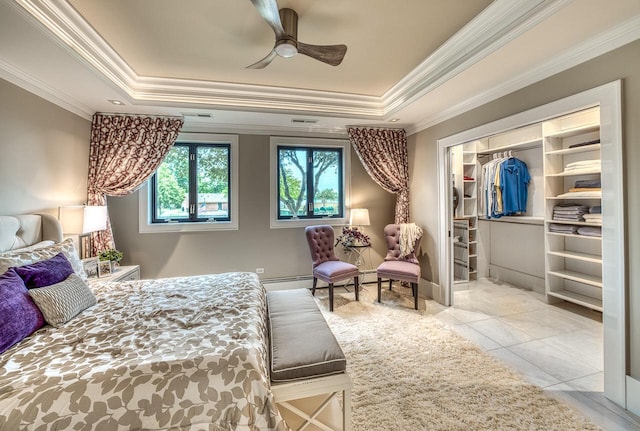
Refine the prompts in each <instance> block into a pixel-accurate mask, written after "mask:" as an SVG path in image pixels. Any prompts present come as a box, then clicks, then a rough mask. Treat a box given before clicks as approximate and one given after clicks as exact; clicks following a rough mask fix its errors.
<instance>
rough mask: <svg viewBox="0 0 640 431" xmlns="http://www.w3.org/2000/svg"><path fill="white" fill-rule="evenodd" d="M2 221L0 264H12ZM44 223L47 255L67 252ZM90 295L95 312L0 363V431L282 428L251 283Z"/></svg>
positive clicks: (239, 277)
mask: <svg viewBox="0 0 640 431" xmlns="http://www.w3.org/2000/svg"><path fill="white" fill-rule="evenodd" d="M5 217H6V216H2V217H0V246H3V244H4V247H5V248H4V250H3V249H0V265H1V260H2V257H3V256H15V255H16V252H15V251H7V250H6V246H7V244H8V243H9V242H11V241H10V240H7V238H6V236H7V229H6V222H5V220H4V219H5ZM34 223H35V224H37V222H34ZM46 223H52V222H51V220H49V219H48V218H47V220H46ZM46 223H45V222H41V226H44V225H45V224H46ZM52 224H53V225H54V228H53V231H54V233H53V236H54V237H55V238H54V239H53V242H55V243H56V244H54V245H45V246H44V247H45V248H46V247H56V246H60V244H64V243H65V242H64V241H63V242H62V243H59V240H60V239H61V237H60V236H61V235H59V232H55V231H56V229H57V228H55V223H52ZM11 230H13V229H12V228H11V229H8V231H9V232H10V231H11ZM41 230H42V229H41ZM15 233H16V232H13V235H15ZM43 239H44V240H46V235H42V234H41V235H39V236H38V235H35V236H33V235H32V237H30V238H29V239H27V240H20V241H17V242H16V241H14V243H15V244H16V245H19V246H21V247H22V248H23V247H27V246H29V245H30V243H31V244H32V243H37V242H40V241H42V240H43ZM3 241H4V242H3ZM14 248H15V247H14ZM3 251H4V253H2V252H3ZM67 251H69V250H68V249H67ZM27 253H28V252H27ZM73 258H74V256H71V257H70V260H72V259H73ZM76 258H77V256H76ZM25 259H26V258H25ZM0 271H1V269H0ZM91 290H92V292H93V294H94V295H95V298H96V300H97V303H96V305H94V306H91V307H89V308H87V309H85V310H84V311H82V312H81V313H80V314H79V315H77V316H76V317H74V318H73V319H71V320H70V321H69V322H67V323H65V324H63V325H61V326H60V327H54V326H51V325H45V326H44V327H42V328H41V329H39V330H37V331H36V332H35V333H33V334H32V335H31V336H29V337H27V338H25V339H24V340H22V341H20V342H19V343H17V344H15V345H13V346H12V347H11V348H9V349H8V350H6V351H5V352H4V353H2V354H0V429H3V430H4V429H11V430H14V429H16V430H17V429H29V430H31V429H33V430H36V429H47V430H49V429H51V430H55V429H77V430H79V429H81V430H84V429H92V430H93V429H96V430H100V429H103V430H119V429H121V430H125V429H126V430H137V429H163V430H164V429H175V430H201V429H202V430H230V429H233V430H236V429H237V430H284V429H287V426H286V425H285V423H284V421H283V419H282V417H281V416H280V414H279V413H278V409H277V408H276V405H275V401H274V399H273V395H272V392H271V388H270V383H269V376H268V369H269V367H268V334H267V315H266V293H265V291H264V288H263V287H262V285H261V284H260V282H259V280H258V278H257V276H256V275H255V274H253V273H241V272H236V273H225V274H217V275H203V276H193V277H181V278H168V279H159V280H140V281H127V282H122V283H92V284H91ZM0 292H1V291H0Z"/></svg>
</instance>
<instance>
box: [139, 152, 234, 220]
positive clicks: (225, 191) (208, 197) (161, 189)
mask: <svg viewBox="0 0 640 431" xmlns="http://www.w3.org/2000/svg"><path fill="white" fill-rule="evenodd" d="M230 155H231V148H230V145H229V144H199V143H183V142H180V143H176V144H175V145H174V146H173V147H172V148H171V150H169V153H168V154H167V156H166V157H165V159H164V160H163V161H162V164H161V165H160V167H159V168H158V170H157V171H156V173H155V174H153V176H152V177H151V194H152V215H151V222H152V223H171V222H176V223H180V222H204V221H229V219H230V216H229V214H230V212H229V211H230V203H229V190H230V188H231V185H230V182H229V178H230V176H229V174H230V172H229V171H230V169H229V164H230Z"/></svg>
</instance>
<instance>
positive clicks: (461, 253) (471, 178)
mask: <svg viewBox="0 0 640 431" xmlns="http://www.w3.org/2000/svg"><path fill="white" fill-rule="evenodd" d="M456 157H461V159H462V163H459V164H458V166H459V167H458V168H457V169H455V172H454V186H455V187H457V188H458V189H459V190H460V192H461V194H462V196H461V197H460V203H461V204H460V205H459V210H458V216H457V218H456V219H455V220H454V222H453V233H454V242H453V255H454V260H453V263H454V281H455V282H458V283H460V282H467V281H469V280H476V279H477V273H478V271H477V269H478V241H477V237H478V230H477V228H478V220H477V207H478V199H477V197H478V194H477V191H478V186H477V184H478V181H477V175H478V159H477V154H476V142H469V143H467V144H464V145H463V146H462V150H461V152H460V153H459V154H458V155H457V156H456Z"/></svg>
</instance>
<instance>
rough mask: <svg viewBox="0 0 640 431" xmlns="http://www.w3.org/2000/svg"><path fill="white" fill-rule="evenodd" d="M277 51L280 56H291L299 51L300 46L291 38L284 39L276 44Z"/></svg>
mask: <svg viewBox="0 0 640 431" xmlns="http://www.w3.org/2000/svg"><path fill="white" fill-rule="evenodd" d="M275 49H276V53H277V54H278V55H279V56H280V57H284V58H291V57H293V56H295V55H296V54H297V53H298V48H297V47H296V45H295V43H294V42H293V41H291V40H284V41H281V42H280V43H277V44H276V48H275Z"/></svg>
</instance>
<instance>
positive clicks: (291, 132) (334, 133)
mask: <svg viewBox="0 0 640 431" xmlns="http://www.w3.org/2000/svg"><path fill="white" fill-rule="evenodd" d="M183 131H185V132H194V133H228V134H236V135H237V134H246V135H279V136H314V137H320V138H322V137H327V138H337V137H346V136H347V130H346V129H345V128H344V127H340V128H335V127H323V126H309V125H307V126H301V127H295V126H294V127H292V126H274V125H273V124H264V125H256V124H227V123H224V124H223V123H211V122H202V121H198V120H197V119H193V118H188V117H187V118H185V122H184V126H183Z"/></svg>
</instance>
